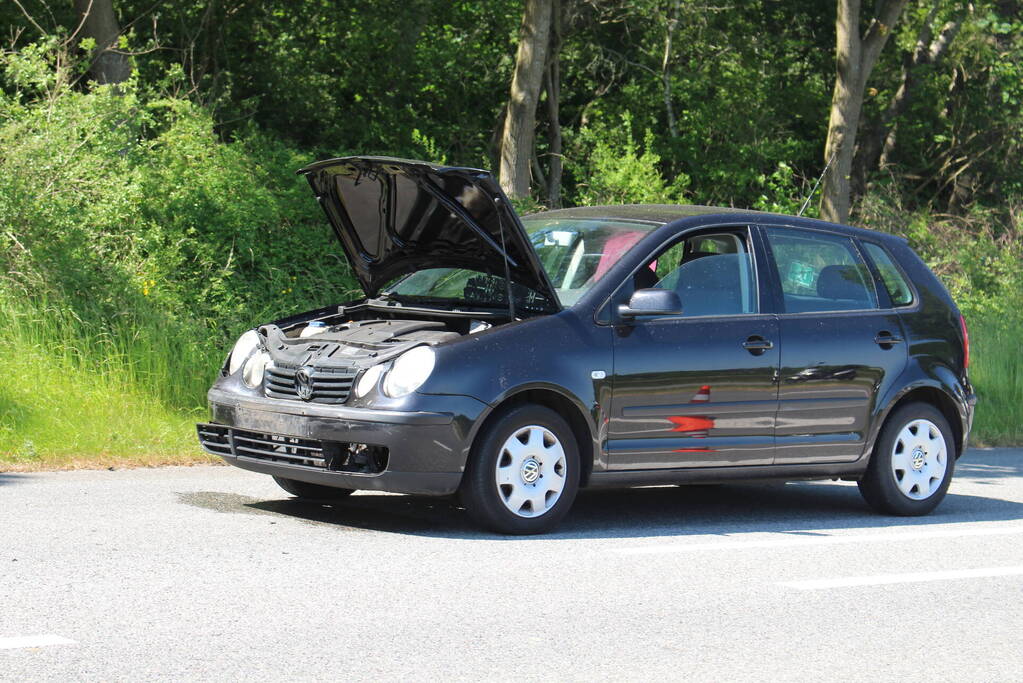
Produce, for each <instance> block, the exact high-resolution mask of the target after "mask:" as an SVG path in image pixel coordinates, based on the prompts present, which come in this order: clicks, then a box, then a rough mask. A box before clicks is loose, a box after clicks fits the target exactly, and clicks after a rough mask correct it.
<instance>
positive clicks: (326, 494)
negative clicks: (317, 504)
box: [274, 477, 355, 500]
mask: <svg viewBox="0 0 1023 683" xmlns="http://www.w3.org/2000/svg"><path fill="white" fill-rule="evenodd" d="M274 481H276V482H277V485H278V486H280V487H281V488H282V489H284V490H285V491H287V492H288V493H290V494H291V495H293V496H295V497H296V498H302V499H305V500H341V499H342V498H347V497H348V496H350V495H352V493H354V492H355V490H354V489H339V488H334V487H333V486H322V485H320V484H310V483H309V482H307V481H298V480H297V479H285V478H284V477H274Z"/></svg>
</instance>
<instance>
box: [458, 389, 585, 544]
mask: <svg viewBox="0 0 1023 683" xmlns="http://www.w3.org/2000/svg"><path fill="white" fill-rule="evenodd" d="M578 489H579V448H578V445H577V444H576V441H575V436H574V435H573V433H572V429H571V428H570V427H569V426H568V423H567V422H566V421H565V419H564V418H562V417H561V416H560V415H558V414H557V413H555V412H554V411H553V410H551V409H549V408H545V407H543V406H538V405H522V406H518V407H515V408H512V409H511V410H509V411H507V412H506V413H505V414H504V415H501V416H500V417H498V418H497V419H496V420H495V421H494V422H492V423H491V424H490V425H488V426H487V427H486V429H485V431H484V432H483V433H482V434H481V435H480V437H479V438H478V439H477V441H476V444H475V445H474V447H473V452H472V455H471V456H470V458H469V462H468V464H467V467H466V472H465V476H463V477H462V487H461V495H462V502H463V504H464V505H465V508H466V510H468V512H469V515H470V516H471V517H472V518H473V520H474V521H475V522H476V523H477V524H479V525H481V526H483V527H486V528H488V529H491V530H493V531H496V532H498V533H502V534H539V533H543V532H545V531H548V530H550V529H551V528H553V527H554V525H556V524H557V523H558V522H560V521H561V520H562V518H563V517H564V516H565V515H566V514H567V513H568V510H569V508H570V507H572V502H573V501H574V500H575V495H576V492H577V491H578Z"/></svg>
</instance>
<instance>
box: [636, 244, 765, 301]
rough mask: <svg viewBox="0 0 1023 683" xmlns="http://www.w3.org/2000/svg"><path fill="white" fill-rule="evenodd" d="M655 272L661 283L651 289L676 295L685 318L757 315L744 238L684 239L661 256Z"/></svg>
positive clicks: (751, 272)
mask: <svg viewBox="0 0 1023 683" xmlns="http://www.w3.org/2000/svg"><path fill="white" fill-rule="evenodd" d="M651 266H653V263H651ZM654 270H655V271H656V272H657V275H658V276H659V279H658V281H657V283H656V284H654V285H652V286H653V287H657V288H660V289H672V290H674V291H676V292H677V293H678V295H679V298H680V299H681V300H682V316H683V317H686V318H692V317H696V316H704V315H744V314H749V313H756V312H757V296H756V281H755V279H754V277H753V265H752V262H751V259H750V253H749V249H748V247H747V242H746V240H745V235H743V234H733V233H715V234H713V235H697V236H695V237H690V238H687V239H684V240H682V241H681V242H678V243H676V244H674V245H672V246H671V247H669V248H668V249H666V250H665V251H663V252H661V253H660V254H659V255H658V257H657V259H656V266H654Z"/></svg>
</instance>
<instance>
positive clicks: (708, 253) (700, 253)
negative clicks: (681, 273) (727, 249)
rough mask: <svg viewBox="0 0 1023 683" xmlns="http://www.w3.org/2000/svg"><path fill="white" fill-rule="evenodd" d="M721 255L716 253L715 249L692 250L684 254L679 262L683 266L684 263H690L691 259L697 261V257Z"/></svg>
mask: <svg viewBox="0 0 1023 683" xmlns="http://www.w3.org/2000/svg"><path fill="white" fill-rule="evenodd" d="M719 255H720V254H715V253H714V252H713V251H691V252H689V253H688V254H686V255H685V256H683V257H682V258H681V260H679V262H678V264H679V265H680V266H681V265H682V264H683V263H689V262H690V261H695V260H696V259H698V258H703V257H704V256H719Z"/></svg>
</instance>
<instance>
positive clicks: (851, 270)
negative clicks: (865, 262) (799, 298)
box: [817, 266, 870, 303]
mask: <svg viewBox="0 0 1023 683" xmlns="http://www.w3.org/2000/svg"><path fill="white" fill-rule="evenodd" d="M817 296H820V297H822V298H825V299H851V300H854V301H862V302H864V303H866V302H868V301H870V296H869V295H868V294H867V287H866V285H864V284H863V276H862V275H860V272H859V270H858V269H857V268H856V266H824V268H822V269H821V272H820V275H819V276H818V277H817Z"/></svg>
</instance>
